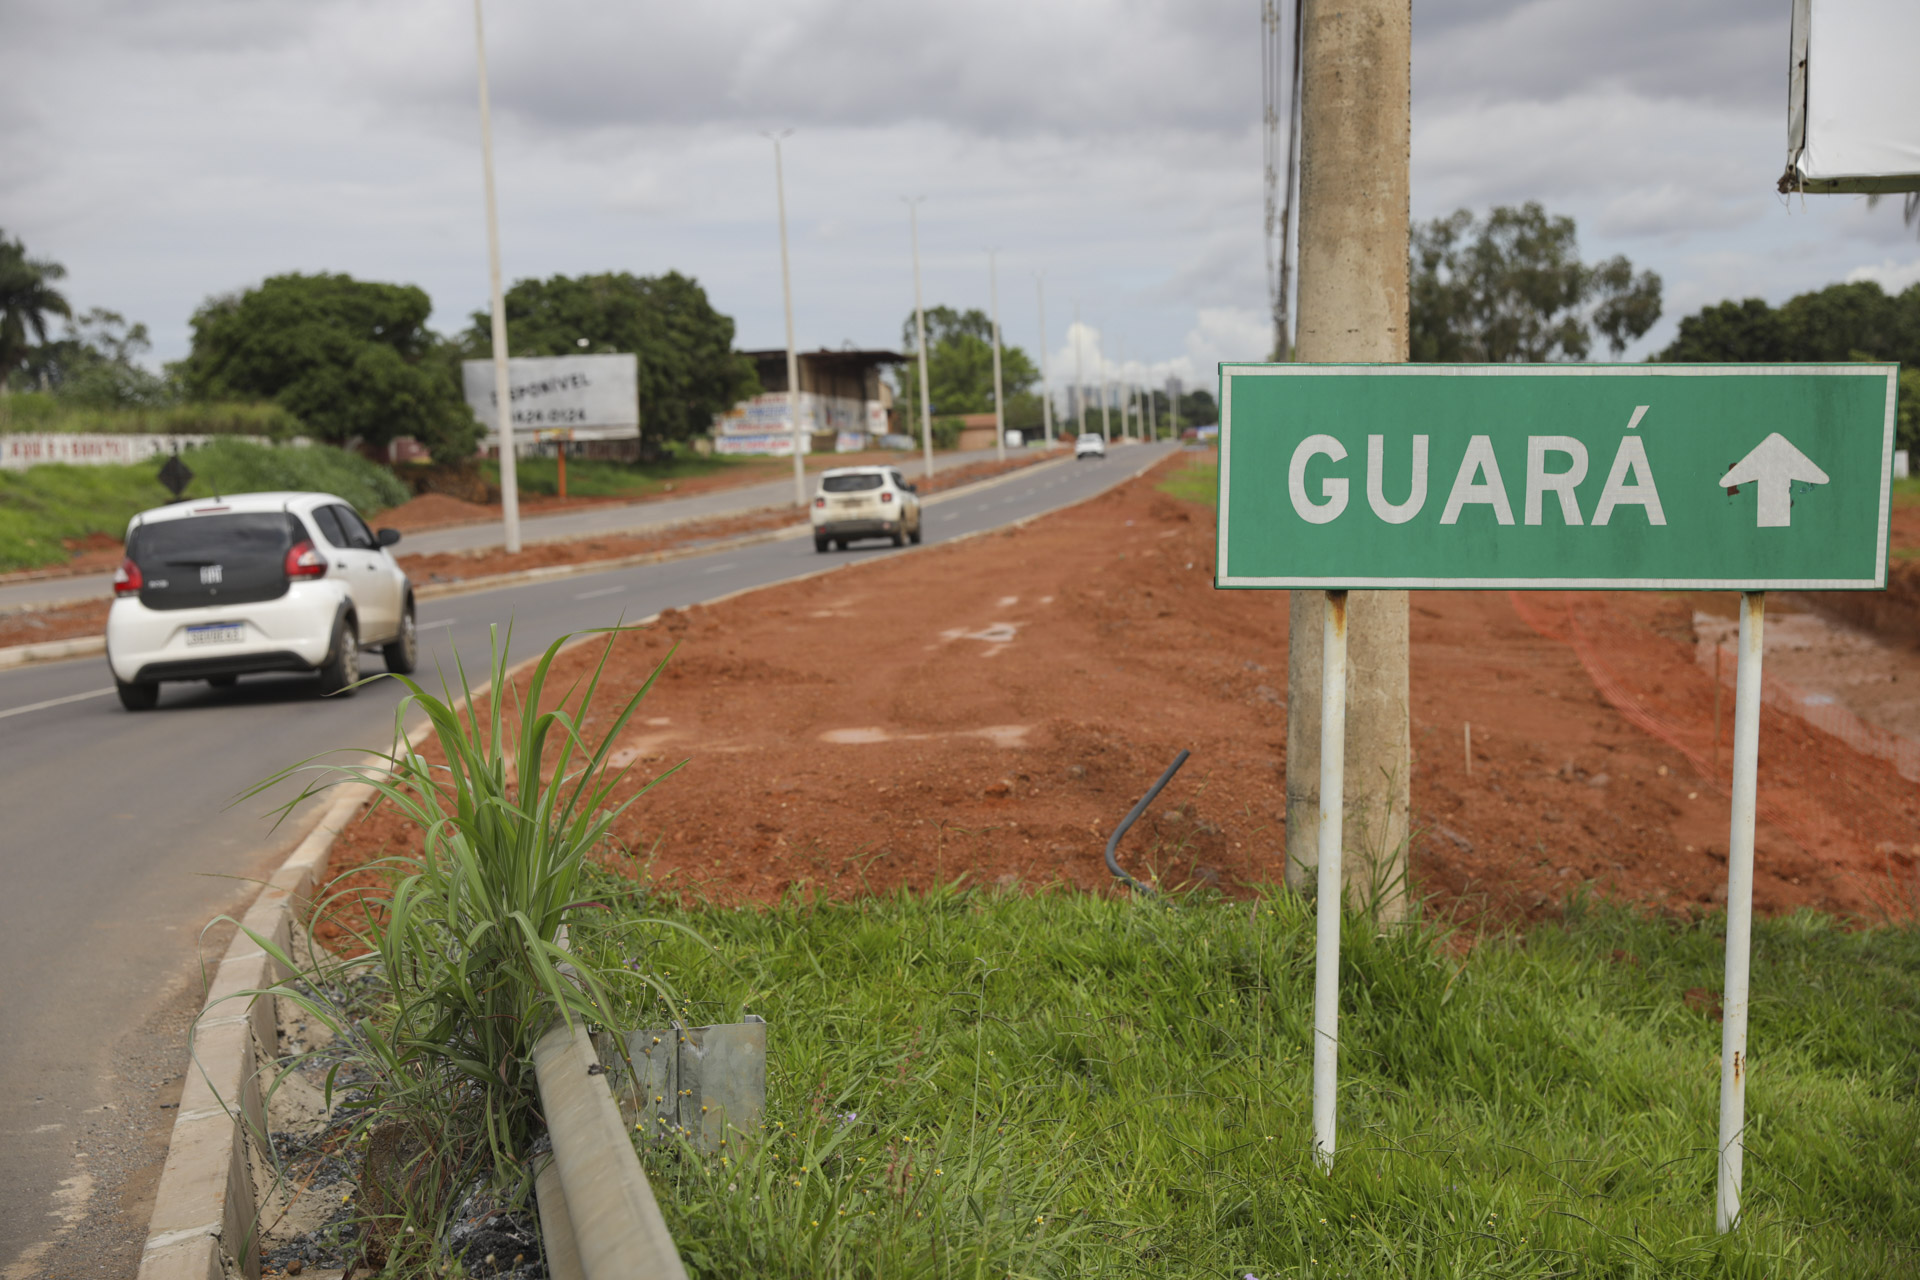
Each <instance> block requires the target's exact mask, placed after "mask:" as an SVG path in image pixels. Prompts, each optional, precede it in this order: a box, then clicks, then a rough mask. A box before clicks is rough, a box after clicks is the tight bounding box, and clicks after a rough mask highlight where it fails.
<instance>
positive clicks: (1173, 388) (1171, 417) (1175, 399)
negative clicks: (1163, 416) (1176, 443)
mask: <svg viewBox="0 0 1920 1280" xmlns="http://www.w3.org/2000/svg"><path fill="white" fill-rule="evenodd" d="M1180 391H1181V387H1180V379H1178V378H1168V379H1167V431H1168V432H1169V433H1171V435H1172V436H1173V438H1174V439H1175V440H1178V439H1179V438H1180Z"/></svg>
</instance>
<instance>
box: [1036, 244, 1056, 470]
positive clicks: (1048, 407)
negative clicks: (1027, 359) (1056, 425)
mask: <svg viewBox="0 0 1920 1280" xmlns="http://www.w3.org/2000/svg"><path fill="white" fill-rule="evenodd" d="M1033 289H1034V292H1035V293H1036V294H1038V295H1039V297H1040V422H1041V425H1042V426H1043V427H1044V428H1045V430H1046V433H1047V448H1049V449H1051V448H1053V378H1052V376H1051V375H1050V374H1048V372H1047V273H1046V272H1044V271H1036V272H1034V273H1033Z"/></svg>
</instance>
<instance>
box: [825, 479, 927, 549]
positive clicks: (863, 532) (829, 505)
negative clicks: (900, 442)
mask: <svg viewBox="0 0 1920 1280" xmlns="http://www.w3.org/2000/svg"><path fill="white" fill-rule="evenodd" d="M811 515H812V518H813V549H814V550H815V551H820V552H824V551H825V550H826V549H827V547H828V545H829V544H831V545H833V546H836V547H839V548H840V549H841V550H842V551H844V550H846V547H847V544H848V543H849V542H855V541H858V540H859V539H861V538H891V539H893V545H894V546H896V547H898V546H904V545H905V544H906V543H907V542H908V541H909V540H911V541H913V542H916V543H917V542H919V541H920V493H919V490H917V489H915V488H914V487H913V486H912V485H910V484H908V483H907V479H906V477H905V476H903V475H901V474H900V472H899V471H898V470H897V469H895V468H893V467H836V468H835V469H833V470H832V471H823V472H821V474H820V488H819V489H818V490H817V491H816V492H815V494H814V496H813V510H812V512H811Z"/></svg>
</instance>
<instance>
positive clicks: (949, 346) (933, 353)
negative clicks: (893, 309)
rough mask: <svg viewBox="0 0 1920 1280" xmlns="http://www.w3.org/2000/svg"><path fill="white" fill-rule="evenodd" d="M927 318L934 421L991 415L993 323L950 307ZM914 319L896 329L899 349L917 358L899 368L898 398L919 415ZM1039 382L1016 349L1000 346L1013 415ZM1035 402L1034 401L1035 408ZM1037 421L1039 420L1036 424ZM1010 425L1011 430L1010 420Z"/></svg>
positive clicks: (982, 314) (1028, 360)
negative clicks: (973, 415)
mask: <svg viewBox="0 0 1920 1280" xmlns="http://www.w3.org/2000/svg"><path fill="white" fill-rule="evenodd" d="M926 315H927V390H928V393H929V398H930V399H931V400H932V401H933V412H934V413H935V414H936V415H937V416H942V417H957V416H958V415H960V414H964V413H992V412H993V321H992V320H991V319H989V318H988V316H987V313H986V312H984V311H980V310H978V309H975V310H972V311H955V310H954V309H953V308H952V307H933V308H931V309H929V310H928V311H927V313H926ZM917 336H918V335H917V334H916V332H915V329H914V323H913V315H912V313H911V312H909V313H908V315H907V318H906V321H905V323H903V324H902V325H901V326H900V344H901V346H902V347H903V348H904V349H905V350H906V353H907V354H908V355H909V356H914V357H916V358H915V359H911V360H909V361H907V363H906V364H905V365H903V366H901V368H900V371H899V373H898V375H897V376H898V378H899V386H900V394H901V396H903V397H905V398H907V399H908V400H909V401H910V402H911V406H912V408H911V412H912V413H918V412H919V411H920V362H919V360H918V359H917V356H918V353H919V349H920V348H919V345H918V342H917V341H916V339H917ZM1039 381H1040V371H1039V370H1038V369H1036V368H1035V367H1034V364H1033V360H1032V359H1031V358H1030V357H1029V356H1028V355H1027V353H1026V352H1025V351H1023V350H1021V349H1020V348H1019V347H1011V346H1008V345H1007V344H1006V335H1005V334H1002V335H1001V343H1000V385H1001V386H1002V387H1003V388H1004V389H1005V391H1006V394H1007V410H1008V413H1009V414H1010V415H1011V414H1012V413H1013V412H1014V406H1015V403H1016V400H1015V397H1017V396H1022V395H1024V394H1025V393H1026V392H1027V391H1028V390H1029V389H1030V388H1031V387H1032V386H1033V385H1034V384H1035V383H1037V382H1039ZM1037 403H1038V402H1037V401H1036V404H1037ZM1036 420H1037V418H1036ZM1008 425H1013V424H1012V420H1011V417H1009V422H1008Z"/></svg>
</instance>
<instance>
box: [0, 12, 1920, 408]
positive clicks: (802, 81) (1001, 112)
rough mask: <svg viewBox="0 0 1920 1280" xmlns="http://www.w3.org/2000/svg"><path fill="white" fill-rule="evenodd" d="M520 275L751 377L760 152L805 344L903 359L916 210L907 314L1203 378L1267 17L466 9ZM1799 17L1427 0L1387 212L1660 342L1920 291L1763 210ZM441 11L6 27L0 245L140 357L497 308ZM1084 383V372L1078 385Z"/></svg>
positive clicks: (171, 17) (1916, 262)
mask: <svg viewBox="0 0 1920 1280" xmlns="http://www.w3.org/2000/svg"><path fill="white" fill-rule="evenodd" d="M486 5H487V8H486V16H487V22H488V27H487V40H488V47H489V54H490V59H491V69H492V75H493V103H494V113H495V123H496V132H497V143H496V145H497V164H498V170H499V182H500V199H501V218H502V225H503V231H502V235H503V242H504V263H505V270H506V273H507V276H508V278H509V279H518V278H521V277H526V276H547V275H552V274H555V273H566V274H573V273H580V272H592V271H603V270H627V271H633V272H637V273H653V272H659V271H665V270H668V269H678V270H680V271H683V272H687V273H689V274H692V275H694V276H696V277H698V278H699V279H700V280H701V282H702V283H704V284H705V285H706V287H707V289H708V291H709V294H710V295H711V296H712V298H713V300H714V302H715V303H716V305H718V306H719V307H720V308H721V309H722V310H724V311H726V312H728V313H729V314H731V315H733V316H734V317H735V318H736V319H737V321H738V324H739V334H738V336H739V342H740V344H741V345H742V346H748V347H753V346H778V345H780V344H781V343H782V342H783V340H784V339H783V336H782V329H781V317H780V291H779V249H778V241H777V239H776V235H775V222H774V192H773V173H772V157H771V150H770V145H769V143H768V142H767V141H766V140H765V139H764V138H763V137H762V136H760V135H761V131H763V130H769V129H775V128H791V129H793V130H795V133H794V135H793V137H792V138H791V139H790V140H789V141H788V142H787V144H786V148H787V150H786V158H787V160H786V164H787V185H788V189H787V202H788V211H789V218H790V226H791V234H792V250H793V275H794V294H795V304H794V309H795V321H796V326H797V330H798V338H799V341H800V343H801V345H802V346H803V347H814V346H822V345H825V346H839V345H841V344H842V343H844V342H853V343H856V344H860V345H887V346H891V345H896V344H898V342H899V340H900V323H901V320H902V318H903V316H905V315H906V314H907V312H908V311H909V309H910V307H911V305H912V297H913V295H912V276H911V270H910V259H909V251H908V229H907V211H906V207H905V206H904V205H903V204H902V203H901V198H902V197H903V196H924V197H925V202H924V203H923V204H922V205H921V206H920V211H921V212H920V245H921V255H922V264H923V266H922V269H923V273H924V279H925V289H926V299H927V302H928V304H929V305H932V304H935V303H947V304H950V305H955V306H985V305H986V303H987V300H988V277H987V257H986V250H987V249H988V248H989V247H997V248H998V249H999V251H1000V258H999V261H1000V306H1001V315H1002V324H1003V326H1004V329H1005V332H1006V335H1007V338H1008V340H1009V341H1010V342H1015V343H1019V344H1021V345H1023V346H1026V347H1027V348H1028V349H1029V350H1033V349H1034V348H1035V347H1036V346H1037V345H1038V343H1037V339H1038V334H1039V322H1038V317H1037V315H1036V301H1037V300H1036V296H1035V280H1034V276H1035V273H1036V272H1039V271H1042V270H1044V271H1045V273H1046V275H1045V280H1046V308H1047V311H1046V315H1047V324H1048V329H1047V334H1048V342H1047V349H1048V352H1049V354H1050V357H1051V360H1052V372H1053V375H1054V377H1055V380H1056V381H1064V380H1065V378H1066V377H1067V376H1069V375H1070V370H1071V348H1070V347H1069V345H1068V336H1067V334H1068V325H1069V324H1070V323H1071V321H1072V319H1073V316H1074V313H1075V307H1076V304H1077V306H1078V308H1079V314H1080V315H1081V317H1082V319H1083V320H1084V321H1085V324H1086V326H1087V334H1088V340H1089V342H1097V344H1098V355H1099V357H1101V358H1105V359H1109V360H1115V361H1124V362H1125V364H1126V366H1127V367H1128V368H1129V369H1130V370H1131V371H1132V372H1133V373H1135V374H1136V375H1139V374H1147V375H1150V376H1154V377H1159V376H1164V375H1165V374H1167V373H1174V374H1178V375H1181V376H1184V377H1186V378H1188V379H1193V378H1195V376H1196V375H1199V376H1200V377H1201V378H1203V379H1204V380H1205V381H1207V382H1210V381H1211V378H1212V365H1213V363H1214V362H1215V361H1218V360H1221V359H1257V358H1260V357H1261V356H1262V355H1263V354H1264V352H1265V351H1266V349H1267V344H1268V341H1269V339H1268V327H1267V321H1266V319H1265V315H1266V307H1265V300H1264V295H1265V270H1264V259H1263V256H1262V248H1261V236H1260V220H1261V188H1260V168H1259V166H1260V136H1259V130H1258V122H1259V115H1260V77H1259V49H1260V45H1259V26H1258V10H1259V5H1258V0H969V2H967V3H958V4H941V5H935V4H928V3H912V2H909V0H779V2H778V3H776V2H775V0H699V3H692V4H689V3H684V2H682V3H675V4H660V3H633V2H631V0H628V2H621V0H599V2H597V3H595V2H593V0H539V2H538V3H534V2H532V0H486ZM1788 8H1789V5H1788V0H1689V2H1688V3H1686V4H1684V5H1675V4H1673V3H1671V2H1670V0H1666V2H1662V0H1611V2H1610V3H1607V4H1596V3H1593V2H1592V0H1446V2H1442V0H1415V4H1414V37H1415V42H1414V100H1413V211H1414V216H1415V217H1417V218H1425V217H1432V216H1435V215H1438V214H1442V213H1445V212H1448V211H1450V210H1453V209H1455V208H1460V207H1463V206H1464V207H1467V208H1471V209H1474V210H1477V211H1484V210H1485V209H1486V208H1487V207H1489V206H1491V205H1495V204H1502V203H1517V202H1520V201H1523V200H1529V199H1532V200H1539V201H1542V202H1543V203H1545V204H1546V205H1547V207H1548V208H1549V209H1551V210H1553V211H1555V212H1560V213H1567V214H1571V215H1573V216H1574V217H1575V218H1577V220H1578V223H1579V227H1580V231H1581V238H1582V248H1583V250H1584V252H1585V254H1586V255H1587V256H1588V257H1589V258H1592V257H1597V256H1600V255H1603V254H1612V253H1616V252H1619V253H1625V254H1627V255H1628V256H1629V257H1631V258H1632V259H1633V260H1634V262H1635V263H1636V264H1637V265H1640V266H1644V267H1651V268H1653V269H1654V270H1656V271H1658V272H1660V274H1661V275H1662V276H1663V277H1664V278H1665V280H1666V285H1667V293H1666V296H1667V318H1666V319H1665V320H1664V321H1663V322H1662V324H1661V326H1660V328H1659V329H1657V330H1656V331H1655V332H1654V333H1653V334H1652V335H1651V336H1650V338H1649V340H1648V341H1647V342H1646V343H1644V344H1642V347H1641V348H1639V349H1636V351H1635V352H1634V353H1632V354H1636V355H1637V354H1641V353H1643V352H1644V351H1645V350H1648V349H1652V348H1654V347H1657V346H1658V345H1660V344H1663V343H1664V342H1665V341H1666V340H1667V338H1668V337H1669V336H1670V335H1671V331H1672V324H1673V321H1674V319H1675V318H1677V317H1678V316H1680V315H1682V314H1684V313H1686V312H1688V311H1691V310H1693V309H1695V308H1697V307H1699V306H1700V305H1702V304H1703V303H1707V302H1713V301H1717V300H1719V299H1721V298H1724V297H1729V296H1735V297H1744V296H1753V295H1758V296H1761V297H1765V298H1768V299H1770V300H1772V301H1775V302H1778V301H1780V300H1783V299H1785V298H1786V297H1788V296H1791V295H1792V294H1794V293H1796V292H1799V291H1801V290H1804V289H1808V288H1815V287H1818V286H1820V285H1823V284H1826V283H1829V282H1831V281H1835V280H1841V279H1846V278H1860V277H1863V276H1866V277H1872V278H1877V279H1880V280H1881V281H1882V282H1883V283H1886V284H1888V285H1890V286H1895V287H1899V286H1903V285H1905V284H1908V283H1912V282H1914V281H1915V280H1920V242H1916V240H1915V238H1914V235H1913V232H1912V231H1910V230H1908V229H1906V228H1904V227H1903V226H1902V225H1901V221H1900V217H1899V214H1898V211H1897V209H1896V208H1894V207H1891V206H1889V205H1886V204H1883V205H1881V206H1880V207H1879V208H1877V209H1872V210H1869V209H1868V208H1867V207H1866V203H1865V201H1864V199H1862V198H1859V197H1847V196H1827V197H1814V198H1808V199H1806V200H1804V201H1801V200H1794V201H1791V202H1789V201H1787V200H1784V199H1782V198H1781V197H1779V196H1777V195H1775V194H1774V192H1773V183H1774V180H1775V178H1776V177H1777V176H1778V175H1779V173H1780V170H1781V168H1782V167H1783V165H1784V159H1785V142H1784V138H1785V98H1786V91H1785V78H1786V53H1787V19H1788ZM478 141H479V128H478V121H477V111H476V105H475V83H474V30H473V15H472V7H471V3H470V0H300V2H299V3H293V2H291V0H0V228H4V229H5V230H6V231H7V232H8V233H9V234H10V235H16V236H20V237H22V238H23V239H24V240H25V241H26V243H27V246H28V248H29V250H30V252H32V253H34V254H35V255H37V256H44V257H50V258H53V259H55V260H57V261H59V262H62V263H64V264H65V265H66V266H67V268H68V270H69V272H70V275H69V277H68V280H67V287H68V288H67V291H68V296H69V298H70V299H71V300H72V301H73V302H74V303H75V305H76V306H77V307H90V306H106V307H111V308H113V309H115V310H119V311H122V312H124V313H126V314H127V315H128V316H129V317H130V318H133V319H137V320H142V321H145V322H146V323H147V324H148V325H149V326H150V328H151V329H152V331H153V335H154V339H155V351H154V356H155V358H156V359H162V360H165V359H176V358H178V357H179V356H180V355H182V354H183V353H184V352H185V350H186V346H187V339H188V329H187V321H188V318H189V317H190V316H191V314H192V312H193V309H194V308H195V307H196V306H197V305H198V304H199V303H200V302H201V301H202V300H203V299H205V298H206V297H208V296H209V295H213V294H218V293H222V292H226V291H229V290H234V289H240V288H244V287H246V286H247V285H250V284H252V283H255V282H257V281H259V280H260V279H261V278H262V277H264V276H267V275H270V274H274V273H278V272H285V271H345V272H349V273H351V274H353V275H356V276H361V277H365V278H371V279H380V280H393V281H405V282H410V283H414V284H418V285H420V286H422V287H424V288H425V289H426V290H427V291H428V292H429V293H430V294H431V296H432V298H433V300H434V304H435V308H436V310H435V324H436V325H437V326H438V327H441V328H443V329H452V328H456V327H459V326H461V325H462V324H464V322H465V319H466V316H467V315H468V313H469V312H471V311H474V310H476V309H478V308H481V307H483V306H484V305H485V301H486V288H487V281H486V254H485V249H486V240H485V224H484V221H483V214H482V207H481V203H480V193H481V182H480V156H479V146H478ZM1089 372H1090V373H1091V368H1090V369H1089Z"/></svg>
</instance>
